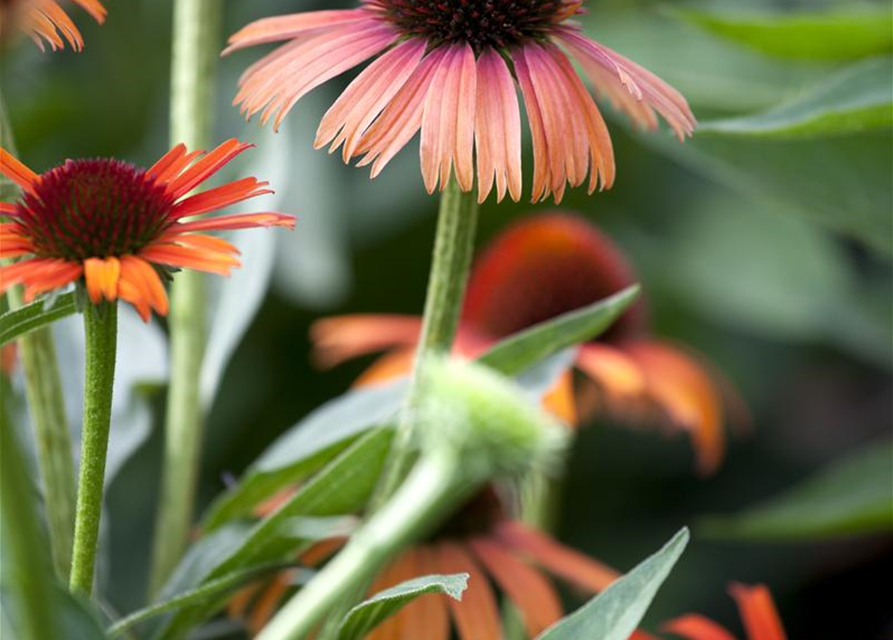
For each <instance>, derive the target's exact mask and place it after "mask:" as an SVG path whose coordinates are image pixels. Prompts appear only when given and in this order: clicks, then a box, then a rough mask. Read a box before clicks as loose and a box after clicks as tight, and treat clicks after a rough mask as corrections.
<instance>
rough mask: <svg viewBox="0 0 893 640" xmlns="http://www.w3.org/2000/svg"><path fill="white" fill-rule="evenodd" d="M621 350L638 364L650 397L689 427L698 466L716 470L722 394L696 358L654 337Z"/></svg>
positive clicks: (704, 470) (722, 445)
mask: <svg viewBox="0 0 893 640" xmlns="http://www.w3.org/2000/svg"><path fill="white" fill-rule="evenodd" d="M624 350H625V351H626V352H627V353H628V354H629V355H630V356H631V357H632V358H633V360H634V361H635V362H636V363H637V364H638V365H639V366H640V367H641V368H642V371H643V372H644V374H645V378H646V381H647V385H648V395H649V396H650V397H652V398H653V399H654V400H655V401H656V402H657V403H658V404H659V405H660V406H661V407H662V408H663V409H664V410H665V411H666V412H667V414H668V415H669V416H670V417H671V418H672V420H673V421H674V422H675V423H676V424H678V425H679V426H681V427H682V428H684V429H686V430H688V431H689V433H690V434H691V439H692V443H693V444H694V447H695V453H696V454H697V466H698V470H699V471H700V472H701V473H703V474H710V473H713V472H715V471H716V469H717V468H718V467H719V465H720V463H721V462H722V458H723V455H724V452H725V434H724V432H723V409H722V398H721V396H720V393H719V391H718V390H717V388H716V386H715V385H714V384H713V381H712V380H711V379H710V377H709V376H708V375H707V373H706V372H705V370H704V368H703V367H702V365H701V364H700V363H699V362H698V360H697V359H696V358H695V357H693V356H690V355H688V354H687V353H685V352H684V351H682V350H681V349H679V348H676V347H673V346H671V345H669V344H666V343H662V342H657V341H635V342H631V343H629V344H627V345H625V346H624Z"/></svg>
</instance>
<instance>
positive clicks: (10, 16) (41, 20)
mask: <svg viewBox="0 0 893 640" xmlns="http://www.w3.org/2000/svg"><path fill="white" fill-rule="evenodd" d="M73 2H74V3H75V4H77V5H78V6H80V7H81V8H82V9H84V10H85V11H86V12H87V13H89V14H90V15H91V16H92V17H93V19H94V20H96V22H98V23H99V24H102V23H103V22H105V16H106V13H107V11H106V8H105V7H104V6H103V4H102V3H101V2H100V1H99V0H73ZM11 26H14V27H16V28H18V29H19V30H20V31H22V32H24V33H25V34H26V35H28V36H29V37H30V38H31V39H32V40H34V42H35V43H37V46H38V47H40V49H41V50H44V49H45V47H46V45H47V44H48V45H49V46H50V48H51V49H52V50H53V51H56V50H58V49H64V48H65V43H66V42H68V44H69V46H71V48H72V49H74V50H75V51H81V50H82V49H83V48H84V38H83V36H82V35H81V32H80V31H78V28H77V26H76V25H75V23H74V22H73V21H72V19H71V18H70V17H68V14H67V13H65V10H64V9H63V8H62V6H60V3H59V2H57V1H56V0H0V34H6V32H7V31H8V30H9V28H10V27H11Z"/></svg>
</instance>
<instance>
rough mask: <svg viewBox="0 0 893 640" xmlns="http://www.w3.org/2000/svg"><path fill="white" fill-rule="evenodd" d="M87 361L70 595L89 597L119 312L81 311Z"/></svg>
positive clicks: (106, 308)
mask: <svg viewBox="0 0 893 640" xmlns="http://www.w3.org/2000/svg"><path fill="white" fill-rule="evenodd" d="M84 333H85V335H86V343H87V360H86V367H85V375H84V381H85V383H84V435H83V445H82V448H81V471H80V479H79V481H78V499H77V515H76V518H75V525H74V554H73V558H72V564H71V590H72V591H77V592H80V593H83V594H85V595H87V596H89V595H90V593H91V592H92V591H93V574H94V571H95V566H96V547H97V543H98V541H99V522H100V518H101V516H102V496H103V489H104V485H105V462H106V453H107V451H108V444H109V428H110V427H111V419H112V388H113V387H114V382H115V356H116V352H117V336H118V307H117V305H115V304H108V303H102V304H101V305H93V304H87V305H86V309H85V310H84Z"/></svg>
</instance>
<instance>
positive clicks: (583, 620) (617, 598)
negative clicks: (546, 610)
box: [537, 529, 689, 640]
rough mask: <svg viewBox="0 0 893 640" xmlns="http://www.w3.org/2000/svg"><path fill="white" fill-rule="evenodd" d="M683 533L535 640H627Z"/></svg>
mask: <svg viewBox="0 0 893 640" xmlns="http://www.w3.org/2000/svg"><path fill="white" fill-rule="evenodd" d="M688 539H689V534H688V530H687V529H683V530H682V531H680V532H679V533H677V534H676V536H675V537H674V538H673V539H672V540H671V541H670V542H668V543H667V545H666V546H664V548H663V549H661V550H660V551H658V552H657V553H656V554H654V555H653V556H651V557H650V558H648V559H647V560H645V561H644V562H642V563H641V564H640V565H639V566H637V567H636V568H635V569H633V570H632V571H630V572H629V573H627V574H626V575H625V576H623V577H622V578H620V579H619V580H617V581H616V582H614V583H613V584H611V586H609V587H608V588H607V589H605V590H604V591H603V592H602V593H600V594H599V595H598V596H596V597H595V598H593V599H592V600H590V601H589V604H587V605H585V606H583V607H582V608H580V609H578V610H577V611H576V612H575V613H573V614H571V615H570V616H568V617H566V618H564V619H563V620H561V621H560V622H558V623H557V624H555V625H554V626H553V627H551V628H550V629H547V630H546V631H545V632H544V633H543V634H541V635H540V636H538V638H537V640H581V639H582V638H598V640H627V639H628V638H629V637H630V635H632V633H633V632H634V631H635V630H636V627H637V626H638V625H639V622H640V621H641V620H642V617H643V616H644V615H645V612H646V611H647V610H648V607H650V606H651V602H652V600H654V596H655V595H656V594H657V590H658V589H660V587H661V585H662V584H663V583H664V581H665V580H666V579H667V576H669V575H670V571H672V570H673V567H674V566H675V565H676V562H677V560H679V557H680V556H681V555H682V552H683V551H684V550H685V547H686V545H687V544H688Z"/></svg>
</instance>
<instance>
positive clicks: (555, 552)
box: [497, 522, 620, 593]
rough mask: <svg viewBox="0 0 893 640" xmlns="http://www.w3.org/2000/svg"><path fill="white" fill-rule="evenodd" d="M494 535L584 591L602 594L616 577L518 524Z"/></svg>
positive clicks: (609, 568) (599, 563)
mask: <svg viewBox="0 0 893 640" xmlns="http://www.w3.org/2000/svg"><path fill="white" fill-rule="evenodd" d="M497 535H498V536H499V538H500V539H501V540H502V541H504V542H505V543H506V544H507V545H509V546H510V547H511V548H513V549H516V550H518V551H521V552H523V553H526V554H528V555H530V557H531V558H533V559H534V560H535V561H536V562H538V563H539V564H541V565H542V566H543V567H545V568H546V569H548V570H549V571H551V572H552V573H554V574H555V575H557V576H559V577H561V578H564V579H565V580H567V581H568V582H571V583H572V584H574V585H576V586H578V587H580V588H582V589H584V590H586V591H588V592H591V593H598V592H600V591H603V590H604V589H606V588H607V587H608V586H609V585H610V584H611V583H612V582H614V581H615V580H616V579H617V578H619V577H620V573H619V572H617V571H615V570H614V569H612V568H611V567H608V566H607V565H604V564H602V563H601V562H598V561H597V560H594V559H593V558H590V557H589V556H587V555H585V554H583V553H580V552H579V551H576V550H574V549H571V548H570V547H566V546H564V545H563V544H561V543H559V542H557V541H556V540H554V539H552V538H551V537H549V536H547V535H545V534H542V533H540V532H539V531H536V530H534V529H532V528H530V527H526V526H524V525H523V524H522V523H520V522H506V523H504V524H502V525H500V526H499V528H498V530H497Z"/></svg>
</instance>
